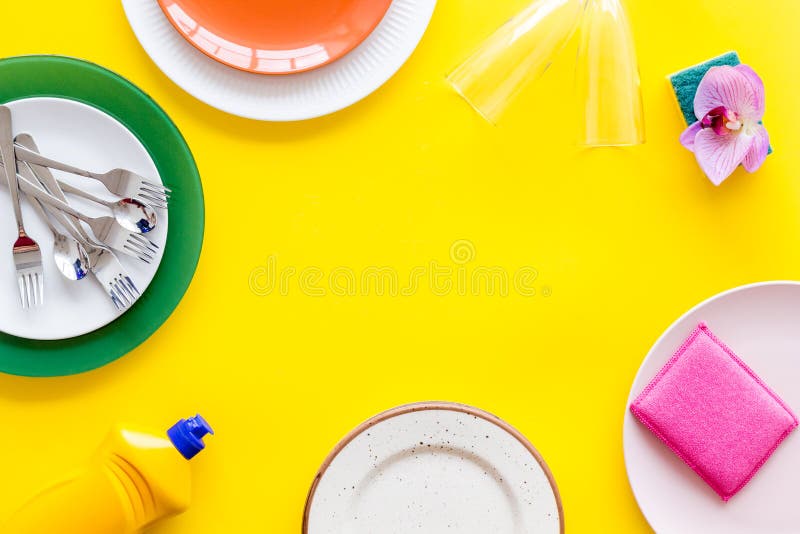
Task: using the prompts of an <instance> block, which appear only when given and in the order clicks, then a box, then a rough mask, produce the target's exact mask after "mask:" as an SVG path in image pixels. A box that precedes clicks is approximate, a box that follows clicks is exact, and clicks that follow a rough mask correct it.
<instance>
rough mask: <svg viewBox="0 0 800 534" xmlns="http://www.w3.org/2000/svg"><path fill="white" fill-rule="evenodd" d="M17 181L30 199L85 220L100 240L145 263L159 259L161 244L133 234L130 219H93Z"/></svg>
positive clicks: (120, 215)
mask: <svg viewBox="0 0 800 534" xmlns="http://www.w3.org/2000/svg"><path fill="white" fill-rule="evenodd" d="M17 181H18V182H19V186H20V188H21V189H22V191H23V192H25V194H27V195H28V196H31V197H33V198H36V199H38V200H40V201H42V202H43V203H45V204H48V205H50V206H51V207H53V208H55V209H57V210H60V211H62V212H64V213H66V214H67V215H70V216H72V217H76V218H78V219H80V220H82V221H84V222H85V223H86V224H87V225H88V226H89V228H91V230H92V233H93V234H94V235H95V236H96V237H97V239H99V240H100V241H101V242H102V243H103V244H105V245H107V246H108V247H110V248H113V249H114V250H117V251H119V252H122V253H124V254H128V255H130V256H133V257H135V258H138V259H140V260H141V261H143V262H145V263H150V261H152V260H153V259H154V258H155V255H156V253H157V249H158V248H159V247H158V245H156V244H155V243H153V242H152V241H150V240H149V239H147V238H145V237H143V236H142V235H141V234H140V233H138V232H132V231H129V230H128V229H127V228H136V227H137V226H136V221H133V220H130V219H129V220H126V221H123V222H120V221H118V220H117V218H116V217H110V216H102V217H89V216H88V215H86V214H84V213H81V212H80V211H78V210H76V209H75V208H73V207H72V206H70V205H69V204H67V203H66V202H63V201H62V200H59V199H58V198H56V197H54V196H53V195H51V194H50V193H48V192H47V191H45V190H44V189H42V188H41V187H39V186H37V185H36V184H34V183H33V182H31V181H29V180H28V179H26V178H25V177H24V176H18V177H17ZM116 215H117V216H119V217H123V218H124V217H125V216H126V214H124V213H118V214H116Z"/></svg>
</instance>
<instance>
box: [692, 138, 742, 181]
mask: <svg viewBox="0 0 800 534" xmlns="http://www.w3.org/2000/svg"><path fill="white" fill-rule="evenodd" d="M753 141H754V138H753V137H752V136H750V135H745V134H743V133H741V134H728V135H717V134H715V133H714V131H713V130H711V129H708V128H707V129H705V130H702V131H700V132H699V133H698V134H697V137H696V138H695V142H694V154H695V157H697V163H699V164H700V168H701V169H703V172H704V173H706V176H708V178H709V179H710V180H711V182H712V183H713V184H714V185H719V184H721V183H722V182H723V181H724V180H725V179H726V178H727V177H728V176H730V175H731V174H733V171H735V170H736V167H738V166H739V164H740V163H741V162H742V160H743V159H744V157H745V156H746V155H747V153H748V152H749V151H750V148H751V147H752V146H753Z"/></svg>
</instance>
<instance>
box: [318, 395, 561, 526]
mask: <svg viewBox="0 0 800 534" xmlns="http://www.w3.org/2000/svg"><path fill="white" fill-rule="evenodd" d="M437 410H441V411H450V412H459V413H463V414H467V415H472V416H475V417H478V418H479V419H483V420H484V421H487V422H489V423H491V424H493V425H495V426H497V427H499V428H500V429H501V430H504V431H505V432H506V433H508V434H510V435H511V436H512V437H513V438H515V439H516V440H517V441H518V442H519V443H520V444H521V445H522V446H523V447H525V449H526V450H527V451H528V453H529V454H530V455H531V456H532V457H533V458H534V459H535V460H536V463H538V464H539V467H540V468H541V469H542V471H543V472H544V474H545V476H546V477H547V480H548V482H549V483H550V488H551V490H552V491H553V496H554V497H555V500H556V507H557V509H558V522H559V532H560V534H564V506H563V502H562V499H561V493H560V492H559V490H558V484H557V483H556V479H555V476H554V475H553V472H552V471H551V470H550V467H549V466H548V465H547V462H546V461H545V459H544V457H543V456H542V455H541V453H540V452H539V451H538V450H537V449H536V447H534V445H533V443H531V441H530V440H529V439H528V438H526V437H525V436H524V435H523V434H522V432H520V431H519V430H517V429H516V428H515V427H513V426H512V425H511V424H509V423H508V422H506V421H504V420H503V419H501V418H500V417H498V416H496V415H494V414H492V413H490V412H487V411H485V410H482V409H480V408H476V407H474V406H470V405H468V404H461V403H457V402H447V401H423V402H414V403H410V404H403V405H401V406H397V407H394V408H390V409H388V410H386V411H383V412H381V413H379V414H377V415H375V416H372V417H370V418H369V419H367V420H366V421H364V422H362V423H360V424H359V425H358V426H356V427H355V428H354V429H353V430H351V431H350V432H348V433H347V435H345V437H344V438H342V439H341V440H340V441H339V442H338V443H337V444H336V446H335V447H334V448H333V450H331V452H330V453H328V455H327V456H326V457H325V460H324V461H323V462H322V465H321V466H320V468H319V470H318V471H317V474H316V475H315V476H314V480H313V482H312V483H311V488H310V489H309V491H308V496H307V497H306V504H305V509H304V510H303V528H302V533H303V534H308V521H309V517H310V515H311V507H312V506H313V504H314V497H315V495H316V491H317V488H318V487H319V483H320V482H321V481H322V477H323V476H324V475H325V473H326V472H327V470H328V468H329V467H330V466H331V464H332V463H333V461H334V460H335V459H336V457H337V456H339V453H341V452H342V451H343V450H344V449H345V448H346V447H347V446H348V445H349V444H350V443H351V442H352V441H353V440H354V439H356V438H357V437H358V436H360V435H361V434H363V433H364V432H365V431H367V430H369V429H370V428H372V427H374V426H375V425H378V424H380V423H382V422H384V421H386V420H388V419H392V418H394V417H398V416H401V415H406V414H409V413H415V412H421V411H437Z"/></svg>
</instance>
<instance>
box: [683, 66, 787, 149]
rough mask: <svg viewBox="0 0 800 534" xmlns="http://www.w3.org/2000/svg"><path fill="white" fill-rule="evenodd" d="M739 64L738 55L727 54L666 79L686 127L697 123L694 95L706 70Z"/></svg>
mask: <svg viewBox="0 0 800 534" xmlns="http://www.w3.org/2000/svg"><path fill="white" fill-rule="evenodd" d="M740 63H741V60H740V59H739V54H737V53H736V52H728V53H727V54H722V55H721V56H719V57H715V58H714V59H709V60H708V61H706V62H704V63H700V64H699V65H695V66H694V67H689V68H688V69H685V70H682V71H680V72H676V73H675V74H673V75H671V76H669V77H668V78H669V82H670V83H671V84H672V90H673V91H675V98H677V99H678V105H679V106H680V108H681V113H683V119H684V120H685V121H686V125H687V126H689V125H690V124H692V123H694V122H696V121H697V117H695V116H694V95H695V94H697V87H698V86H699V85H700V81H701V80H702V79H703V76H705V75H706V72H708V69H710V68H711V67H720V66H723V65H728V66H731V67H735V66H736V65H739V64H740ZM769 153H770V154H772V147H769Z"/></svg>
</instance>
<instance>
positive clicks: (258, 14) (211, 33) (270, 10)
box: [158, 0, 392, 74]
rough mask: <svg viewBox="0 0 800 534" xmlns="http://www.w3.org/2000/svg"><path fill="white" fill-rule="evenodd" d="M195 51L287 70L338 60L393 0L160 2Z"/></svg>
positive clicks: (245, 65)
mask: <svg viewBox="0 0 800 534" xmlns="http://www.w3.org/2000/svg"><path fill="white" fill-rule="evenodd" d="M158 3H159V4H160V5H161V9H163V10H164V13H166V15H167V18H168V19H169V21H170V22H171V23H172V25H173V26H175V28H176V29H177V30H178V31H179V32H180V33H181V35H183V37H184V38H186V39H187V40H188V41H189V42H190V43H192V44H193V45H194V46H195V47H196V48H197V49H199V50H200V51H202V52H203V53H204V54H206V55H208V56H210V57H211V58H213V59H216V60H217V61H219V62H221V63H224V64H226V65H229V66H231V67H234V68H237V69H240V70H244V71H248V72H255V73H258V74H291V73H295V72H303V71H307V70H311V69H316V68H318V67H321V66H323V65H327V64H328V63H330V62H332V61H335V60H337V59H339V58H340V57H342V56H344V55H345V54H347V53H348V52H350V51H351V50H353V49H354V48H355V47H356V46H358V45H359V44H360V43H361V42H362V41H363V40H364V39H366V38H367V36H368V35H369V34H370V33H372V31H373V30H374V29H375V27H376V26H378V24H379V23H380V21H381V20H382V19H383V17H384V15H386V12H387V11H388V9H389V6H391V4H392V0H303V1H298V0H261V1H255V2H254V1H253V0H158Z"/></svg>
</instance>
